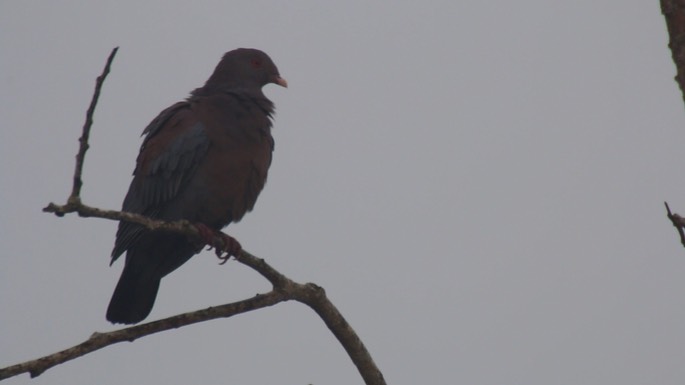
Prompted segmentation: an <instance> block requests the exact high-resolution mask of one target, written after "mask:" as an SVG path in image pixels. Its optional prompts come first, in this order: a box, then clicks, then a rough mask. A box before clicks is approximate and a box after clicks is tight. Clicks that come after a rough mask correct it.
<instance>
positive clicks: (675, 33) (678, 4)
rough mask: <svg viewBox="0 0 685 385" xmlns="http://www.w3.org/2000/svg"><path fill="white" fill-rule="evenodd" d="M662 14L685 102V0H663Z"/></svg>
mask: <svg viewBox="0 0 685 385" xmlns="http://www.w3.org/2000/svg"><path fill="white" fill-rule="evenodd" d="M661 13H663V14H664V18H665V19H666V27H667V29H668V35H669V39H670V41H669V43H668V47H669V48H670V49H671V55H672V56H673V62H674V63H675V66H676V70H677V72H676V76H675V81H676V82H677V83H678V85H679V86H680V91H681V93H682V94H683V100H684V101H685V0H661Z"/></svg>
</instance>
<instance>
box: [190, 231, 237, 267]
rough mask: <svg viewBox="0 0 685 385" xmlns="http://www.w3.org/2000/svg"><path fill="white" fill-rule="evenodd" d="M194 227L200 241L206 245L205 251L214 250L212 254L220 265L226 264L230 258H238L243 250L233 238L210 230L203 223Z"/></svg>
mask: <svg viewBox="0 0 685 385" xmlns="http://www.w3.org/2000/svg"><path fill="white" fill-rule="evenodd" d="M195 227H196V228H197V231H198V232H199V233H200V238H201V239H202V241H203V242H204V243H206V244H207V250H211V249H214V254H216V256H217V258H219V260H220V261H221V262H219V264H220V265H223V264H225V263H226V262H228V260H229V259H230V258H231V257H235V258H236V259H237V258H238V256H239V255H240V252H241V251H242V249H243V248H242V246H241V245H240V243H239V242H238V241H237V240H236V239H235V238H233V237H232V236H230V235H228V234H224V233H222V232H220V231H216V230H214V229H211V228H209V227H208V226H207V225H205V224H203V223H196V224H195Z"/></svg>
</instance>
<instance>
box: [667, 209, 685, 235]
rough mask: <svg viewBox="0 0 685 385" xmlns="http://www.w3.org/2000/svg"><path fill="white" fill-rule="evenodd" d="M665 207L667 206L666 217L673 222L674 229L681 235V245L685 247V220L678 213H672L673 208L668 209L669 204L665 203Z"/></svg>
mask: <svg viewBox="0 0 685 385" xmlns="http://www.w3.org/2000/svg"><path fill="white" fill-rule="evenodd" d="M664 205H666V216H667V217H668V219H670V220H671V223H672V224H673V227H675V228H676V230H678V234H679V235H680V243H682V244H683V246H685V231H684V230H683V228H684V227H685V218H683V217H681V216H680V215H678V214H677V213H676V214H674V213H672V212H671V208H670V207H668V202H664Z"/></svg>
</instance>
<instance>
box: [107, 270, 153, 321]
mask: <svg viewBox="0 0 685 385" xmlns="http://www.w3.org/2000/svg"><path fill="white" fill-rule="evenodd" d="M160 280H161V277H156V276H153V277H151V276H150V275H149V274H147V275H143V274H140V273H139V272H136V271H135V269H134V267H133V264H129V263H127V264H126V266H125V267H124V271H123V272H122V273H121V278H119V283H117V287H116V289H114V294H112V299H111V300H110V301H109V307H108V308H107V320H108V321H109V322H112V323H122V324H134V323H138V322H140V321H142V320H143V319H145V317H147V316H148V314H150V311H152V305H154V303H155V298H156V297H157V290H158V289H159V282H160Z"/></svg>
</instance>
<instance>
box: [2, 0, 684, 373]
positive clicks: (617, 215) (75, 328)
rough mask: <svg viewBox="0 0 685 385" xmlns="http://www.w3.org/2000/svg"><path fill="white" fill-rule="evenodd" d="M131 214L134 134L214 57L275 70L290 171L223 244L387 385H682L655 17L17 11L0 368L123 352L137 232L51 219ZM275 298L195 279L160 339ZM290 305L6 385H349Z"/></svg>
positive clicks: (550, 10)
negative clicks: (312, 303) (335, 324)
mask: <svg viewBox="0 0 685 385" xmlns="http://www.w3.org/2000/svg"><path fill="white" fill-rule="evenodd" d="M114 46H120V47H121V49H120V52H119V54H118V56H117V58H116V60H115V62H114V65H113V69H112V74H111V75H110V77H109V78H108V80H107V83H106V84H105V87H104V90H103V95H102V97H101V101H100V104H99V107H98V110H97V112H96V117H95V125H94V131H93V133H92V139H91V149H90V151H89V152H88V156H87V159H86V168H85V175H84V178H85V187H84V190H83V193H82V196H83V198H84V200H85V202H86V203H88V204H91V205H95V206H100V207H103V208H115V209H116V208H119V207H120V205H121V201H122V199H123V196H124V194H125V192H126V189H127V188H128V184H129V182H130V173H131V171H132V169H133V165H134V161H135V156H136V154H137V152H138V147H139V145H140V138H139V135H140V133H141V131H142V129H143V128H144V127H145V125H146V124H147V123H148V122H149V121H150V120H151V119H152V118H153V117H154V116H155V115H156V114H157V113H158V112H159V111H160V110H161V109H163V108H165V107H167V106H168V105H170V104H171V103H173V102H175V101H178V100H180V99H182V98H184V97H185V96H186V95H187V94H188V92H189V91H191V90H192V89H193V88H195V87H197V86H199V85H201V84H202V83H203V82H204V81H205V80H206V78H207V77H208V76H209V74H210V73H211V71H212V69H213V68H214V66H215V65H216V63H217V62H218V60H219V58H220V57H221V55H222V54H223V53H224V52H225V51H228V50H231V49H233V48H237V47H255V48H260V49H262V50H264V51H266V52H267V53H268V54H269V55H270V56H271V57H272V58H273V59H274V61H275V62H276V64H277V65H278V67H279V69H280V71H281V74H282V75H283V76H284V77H285V78H287V79H288V82H289V85H290V88H288V89H287V90H285V89H280V88H278V87H272V86H268V87H267V88H266V89H265V91H266V93H267V94H268V95H269V97H270V98H271V99H272V100H273V101H274V102H275V103H276V107H277V115H276V120H275V131H274V136H275V139H276V152H275V154H274V163H273V166H272V168H271V173H270V177H269V181H268V183H267V186H266V188H265V190H264V192H263V193H262V195H261V197H260V200H259V201H258V202H257V207H256V209H255V211H254V212H253V213H251V214H249V215H247V216H246V218H245V219H244V220H243V221H242V222H241V223H239V224H237V225H231V226H229V227H228V229H227V231H228V232H229V233H231V234H232V235H234V236H236V237H237V238H238V239H239V240H240V241H241V243H242V244H243V246H244V247H245V248H246V249H247V250H249V251H251V252H253V253H255V254H257V255H259V256H260V257H263V258H266V259H267V260H268V261H269V262H270V263H271V264H272V265H273V266H275V267H276V268H277V269H279V270H280V271H281V272H283V273H284V274H286V275H288V276H290V277H291V278H293V279H295V280H298V281H301V282H306V281H312V282H316V283H318V284H320V285H322V286H323V287H324V288H325V289H326V291H327V293H328V295H329V296H330V298H331V299H332V300H333V302H334V303H335V304H336V305H337V306H338V307H339V308H340V310H341V311H342V312H343V314H344V315H345V316H346V317H347V319H348V320H349V321H350V323H351V324H352V326H353V327H354V328H355V329H356V330H357V332H358V333H359V334H360V335H361V337H362V339H363V340H364V341H365V343H366V344H367V347H368V348H369V350H370V351H371V353H372V355H373V357H374V358H375V360H376V361H377V363H378V365H379V366H380V368H381V370H382V371H383V372H384V374H385V377H386V379H387V380H388V382H389V383H392V384H417V383H418V384H483V385H492V384H526V385H530V384H538V385H549V384H569V385H577V384H583V385H591V384H624V385H625V384H674V385H676V384H678V385H680V384H682V383H683V381H684V380H685V365H683V362H685V299H684V298H685V250H684V249H683V248H682V246H681V245H680V244H679V242H678V238H677V235H676V233H675V231H674V230H673V228H672V227H671V226H670V224H669V223H668V221H667V219H666V217H665V215H664V208H663V203H662V202H663V201H664V200H668V201H669V202H670V203H671V204H672V206H674V208H676V209H677V211H680V212H685V176H684V174H683V172H682V143H684V139H685V114H683V111H684V110H683V102H682V100H681V96H680V94H679V91H678V89H677V85H676V84H675V82H674V81H673V76H674V74H675V69H674V65H673V63H672V61H671V58H670V52H669V51H668V48H667V35H666V32H665V23H664V20H663V17H662V15H661V13H660V9H659V6H658V2H657V1H651V2H650V1H643V0H606V1H603V0H579V1H541V0H524V1H516V2H511V1H457V2H455V1H444V2H432V3H425V2H409V1H401V2H395V3H394V4H393V5H389V4H388V3H382V2H362V1H350V2H338V3H337V4H333V2H326V3H324V2H312V1H307V2H305V1H292V2H263V1H249V2H248V1H244V2H225V1H216V2H174V3H171V2H162V1H157V2H147V3H143V4H140V3H139V2H131V1H120V2H117V3H116V4H114V3H111V4H109V5H103V4H101V3H100V2H91V1H80V2H79V1H66V2H43V3H42V4H39V3H37V2H20V1H5V2H3V3H2V4H0V52H1V53H2V54H0V69H1V70H0V89H1V90H2V92H0V116H2V122H3V124H2V125H3V127H2V129H1V130H0V133H1V134H0V135H2V137H1V140H0V160H1V161H2V165H3V166H2V168H0V170H1V172H0V178H1V179H0V183H1V185H2V188H1V189H0V218H1V220H0V240H1V241H2V253H1V256H0V309H1V310H0V325H2V327H1V328H0V365H1V366H6V365H9V364H13V363H16V362H19V361H22V360H26V359H30V358H36V357H38V356H41V355H44V354H47V353H52V352H54V351H57V350H59V349H62V348H65V347H68V346H71V345H73V344H75V343H78V342H81V341H82V340H84V339H85V338H87V337H88V336H89V335H90V334H91V333H92V332H94V331H106V330H113V329H114V328H113V327H112V326H111V325H109V324H108V323H107V322H106V321H105V317H104V313H105V309H106V306H107V303H108V301H109V298H110V295H111V293H112V290H113V288H114V285H115V283H116V280H117V279H118V276H119V273H120V271H121V268H122V264H121V263H117V264H115V265H114V266H113V267H111V268H110V267H109V266H108V263H109V252H110V250H111V247H112V243H113V239H114V232H115V228H116V223H114V222H111V221H105V220H97V219H81V218H78V217H74V216H70V217H66V218H62V219H58V218H55V217H54V216H50V215H47V214H43V213H41V211H40V209H41V208H42V207H43V206H45V204H46V203H48V202H49V201H56V202H62V201H64V199H65V198H66V195H67V193H68V191H69V188H70V183H71V181H70V178H71V175H72V170H73V159H74V154H75V152H76V149H77V138H78V135H79V133H80V127H81V126H82V123H83V118H84V114H85V109H86V107H87V104H88V102H89V100H90V97H91V93H92V88H93V84H94V79H95V77H96V76H97V75H98V74H99V73H100V71H101V69H102V66H103V65H104V61H105V59H106V56H107V54H108V53H109V51H110V50H111V49H112V48H113V47H114ZM265 290H268V285H267V283H266V281H265V280H264V279H262V278H260V277H259V276H258V275H257V274H256V273H255V272H253V271H251V270H249V269H247V268H245V267H243V266H241V265H239V264H237V263H228V264H227V265H225V266H218V265H217V261H216V259H215V258H214V257H213V255H212V254H211V253H207V252H206V253H202V254H200V255H198V256H196V257H195V258H194V259H193V260H192V261H191V262H189V263H187V264H186V265H184V266H183V267H182V268H181V269H179V270H178V271H176V272H174V273H173V274H171V275H170V276H168V277H167V278H165V280H164V281H163V283H162V287H161V290H160V295H159V297H158V299H157V304H156V306H155V308H154V310H153V312H152V314H151V316H150V317H149V320H154V319H157V318H160V317H165V316H169V315H173V314H176V313H179V312H183V311H190V310H195V309H199V308H203V307H207V306H211V305H216V304H222V303H227V302H231V301H235V300H239V299H243V298H246V297H249V296H252V295H254V294H255V293H257V292H263V291H265ZM360 382H361V379H360V378H359V376H358V373H357V372H356V369H355V368H354V367H353V366H352V364H351V362H350V361H349V359H348V358H347V356H346V355H345V353H344V351H343V350H342V348H341V347H340V346H339V344H338V343H337V341H335V340H334V338H333V336H332V335H331V334H330V333H329V332H328V330H327V329H326V328H325V326H324V325H323V323H322V322H321V321H320V320H319V319H318V318H317V317H316V316H315V314H314V313H313V312H312V311H310V310H309V309H308V308H306V307H304V306H301V305H298V304H294V303H287V304H281V305H278V306H276V307H274V308H272V309H267V310H263V311H258V312H253V313H249V314H246V315H242V316H239V317H236V318H234V319H228V320H220V321H213V322H210V323H204V324H200V325H196V326H193V327H188V328H184V329H182V330H178V331H174V332H168V333H163V334H159V335H156V336H152V337H147V338H144V339H142V340H139V341H136V342H135V343H133V344H120V345H117V346H113V347H109V348H105V349H104V350H101V351H98V352H96V353H94V354H91V355H88V356H86V357H84V358H81V359H78V360H76V361H72V362H70V363H67V364H64V365H61V366H59V367H57V368H55V369H52V370H50V371H48V372H46V373H45V374H43V375H42V376H40V377H38V378H37V379H35V380H30V379H29V377H28V376H27V375H22V376H20V377H15V378H14V379H11V380H8V381H7V383H8V384H12V385H14V384H26V383H31V384H60V383H61V384H93V383H98V384H122V383H146V384H187V383H208V384H214V383H229V384H271V383H279V384H308V383H313V384H317V385H319V384H321V385H323V384H353V383H360Z"/></svg>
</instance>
